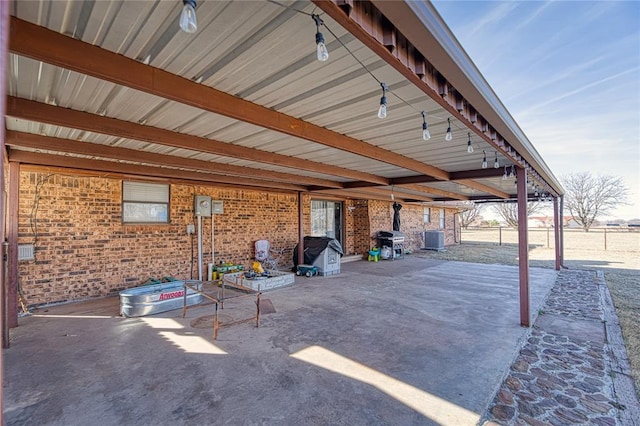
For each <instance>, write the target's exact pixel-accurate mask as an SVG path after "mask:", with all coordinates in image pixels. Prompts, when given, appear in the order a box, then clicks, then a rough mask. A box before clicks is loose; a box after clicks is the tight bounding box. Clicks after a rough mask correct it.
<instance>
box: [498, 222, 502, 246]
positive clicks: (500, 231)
mask: <svg viewBox="0 0 640 426" xmlns="http://www.w3.org/2000/svg"><path fill="white" fill-rule="evenodd" d="M498 232H499V235H500V237H499V241H500V243H499V244H500V245H502V226H499V227H498Z"/></svg>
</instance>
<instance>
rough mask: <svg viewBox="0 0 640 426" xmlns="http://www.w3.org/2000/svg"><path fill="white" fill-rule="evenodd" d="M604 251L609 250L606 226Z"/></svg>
mask: <svg viewBox="0 0 640 426" xmlns="http://www.w3.org/2000/svg"><path fill="white" fill-rule="evenodd" d="M604 251H607V228H604Z"/></svg>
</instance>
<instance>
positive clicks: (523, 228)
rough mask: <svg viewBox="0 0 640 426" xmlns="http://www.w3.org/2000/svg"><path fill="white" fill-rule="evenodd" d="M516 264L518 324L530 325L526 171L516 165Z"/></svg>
mask: <svg viewBox="0 0 640 426" xmlns="http://www.w3.org/2000/svg"><path fill="white" fill-rule="evenodd" d="M516 179H518V187H517V189H518V259H519V261H518V266H519V270H520V325H522V326H523V327H529V326H531V314H530V308H529V238H528V229H527V171H526V169H523V168H520V167H518V168H517V169H516Z"/></svg>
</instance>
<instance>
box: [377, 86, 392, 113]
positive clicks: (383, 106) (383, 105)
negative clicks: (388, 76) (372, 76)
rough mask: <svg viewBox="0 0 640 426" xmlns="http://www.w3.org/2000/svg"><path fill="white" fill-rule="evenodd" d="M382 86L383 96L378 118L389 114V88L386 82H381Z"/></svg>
mask: <svg viewBox="0 0 640 426" xmlns="http://www.w3.org/2000/svg"><path fill="white" fill-rule="evenodd" d="M380 86H381V87H382V97H381V98H380V108H378V118H385V117H386V116H387V96H386V92H387V90H388V89H389V88H388V87H387V85H386V84H384V83H380Z"/></svg>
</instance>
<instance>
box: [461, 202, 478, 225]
mask: <svg viewBox="0 0 640 426" xmlns="http://www.w3.org/2000/svg"><path fill="white" fill-rule="evenodd" d="M483 207H484V206H483V205H482V204H476V203H474V202H473V201H462V202H461V203H460V208H461V209H465V210H462V211H461V212H460V214H459V215H458V216H459V217H460V226H462V227H463V228H464V229H467V228H468V227H469V226H470V225H471V224H472V223H473V222H475V221H476V220H478V219H482V216H481V215H480V214H481V213H482V208H483Z"/></svg>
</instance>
